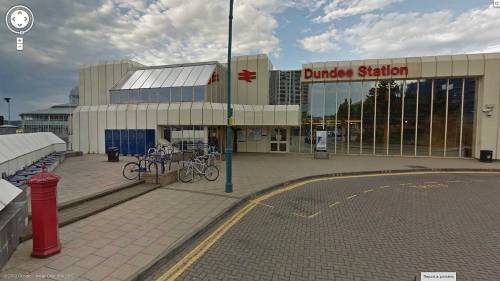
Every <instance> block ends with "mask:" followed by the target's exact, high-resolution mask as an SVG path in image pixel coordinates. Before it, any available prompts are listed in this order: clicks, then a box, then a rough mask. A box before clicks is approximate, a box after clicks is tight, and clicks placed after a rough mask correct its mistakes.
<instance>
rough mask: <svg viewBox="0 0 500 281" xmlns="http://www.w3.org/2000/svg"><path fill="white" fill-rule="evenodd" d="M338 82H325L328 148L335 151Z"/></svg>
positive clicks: (332, 151) (331, 151)
mask: <svg viewBox="0 0 500 281" xmlns="http://www.w3.org/2000/svg"><path fill="white" fill-rule="evenodd" d="M336 85H337V84H336V83H325V130H326V131H327V145H328V146H327V149H328V151H329V152H330V153H335V142H336V139H337V133H336V114H335V113H336V112H337V93H336Z"/></svg>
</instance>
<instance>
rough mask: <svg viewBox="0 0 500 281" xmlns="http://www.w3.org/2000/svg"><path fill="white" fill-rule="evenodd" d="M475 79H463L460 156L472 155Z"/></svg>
mask: <svg viewBox="0 0 500 281" xmlns="http://www.w3.org/2000/svg"><path fill="white" fill-rule="evenodd" d="M475 92H476V80H474V79H465V88H464V117H463V118H464V119H463V129H462V157H472V141H473V138H474V134H473V133H474V128H473V126H474V111H475V108H476V105H475Z"/></svg>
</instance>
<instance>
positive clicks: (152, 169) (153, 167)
mask: <svg viewBox="0 0 500 281" xmlns="http://www.w3.org/2000/svg"><path fill="white" fill-rule="evenodd" d="M148 172H149V173H150V174H152V175H156V173H160V170H159V169H158V164H156V162H151V163H149V165H148Z"/></svg>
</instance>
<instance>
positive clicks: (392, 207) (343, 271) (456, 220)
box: [148, 173, 500, 281]
mask: <svg viewBox="0 0 500 281" xmlns="http://www.w3.org/2000/svg"><path fill="white" fill-rule="evenodd" d="M499 180H500V175H499V174H496V175H484V174H481V175H478V174H473V173H472V174H440V175H411V176H407V175H405V176H382V177H377V178H374V177H366V178H356V179H336V180H331V181H322V182H316V183H311V184H308V186H306V187H301V188H298V189H295V190H292V191H289V192H286V193H284V194H281V195H278V196H275V197H272V198H271V199H269V200H266V201H265V204H268V205H269V206H272V207H269V206H265V205H259V206H257V207H255V208H254V209H253V210H252V212H250V213H248V215H247V216H246V217H245V218H244V219H243V220H242V221H240V222H239V223H238V224H236V225H235V226H233V228H231V229H230V230H229V231H228V232H227V233H226V234H225V235H224V236H223V237H222V238H221V239H220V240H219V241H217V242H216V243H215V244H214V245H213V246H212V247H211V248H210V249H209V250H208V252H206V253H205V254H204V255H203V256H202V257H201V258H200V259H199V260H198V261H197V262H195V263H194V264H193V265H191V267H189V268H188V270H187V271H186V272H184V274H182V275H181V276H180V278H178V279H177V280H266V281H267V280H303V281H308V280H325V281H326V280H346V281H347V280H360V281H385V280H394V281H413V280H415V276H416V275H419V274H420V272H422V271H431V272H433V271H452V272H457V277H458V278H457V280H461V281H478V280H484V281H486V280H490V281H492V280H498V276H500V251H499V250H500V248H499V247H500V235H499V233H500V225H499V224H498V218H499V217H500V208H498V206H500V188H499ZM381 187H383V188H381ZM353 195H356V196H354V197H353ZM335 202H339V203H338V204H335ZM332 204H334V205H333V206H332ZM314 214H317V215H314ZM167 268H168V267H167ZM162 272H164V271H159V272H158V274H156V275H155V276H153V277H157V276H159V275H161V274H160V273H162ZM148 280H151V279H148Z"/></svg>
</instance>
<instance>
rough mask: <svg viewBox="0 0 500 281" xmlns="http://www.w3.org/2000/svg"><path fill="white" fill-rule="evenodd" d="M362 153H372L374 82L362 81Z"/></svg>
mask: <svg viewBox="0 0 500 281" xmlns="http://www.w3.org/2000/svg"><path fill="white" fill-rule="evenodd" d="M362 99H363V118H362V121H363V124H362V125H363V131H362V132H361V133H362V135H361V137H362V139H363V154H373V136H374V134H373V132H374V130H373V129H374V121H375V119H374V117H375V82H369V81H367V82H363V92H362Z"/></svg>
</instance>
